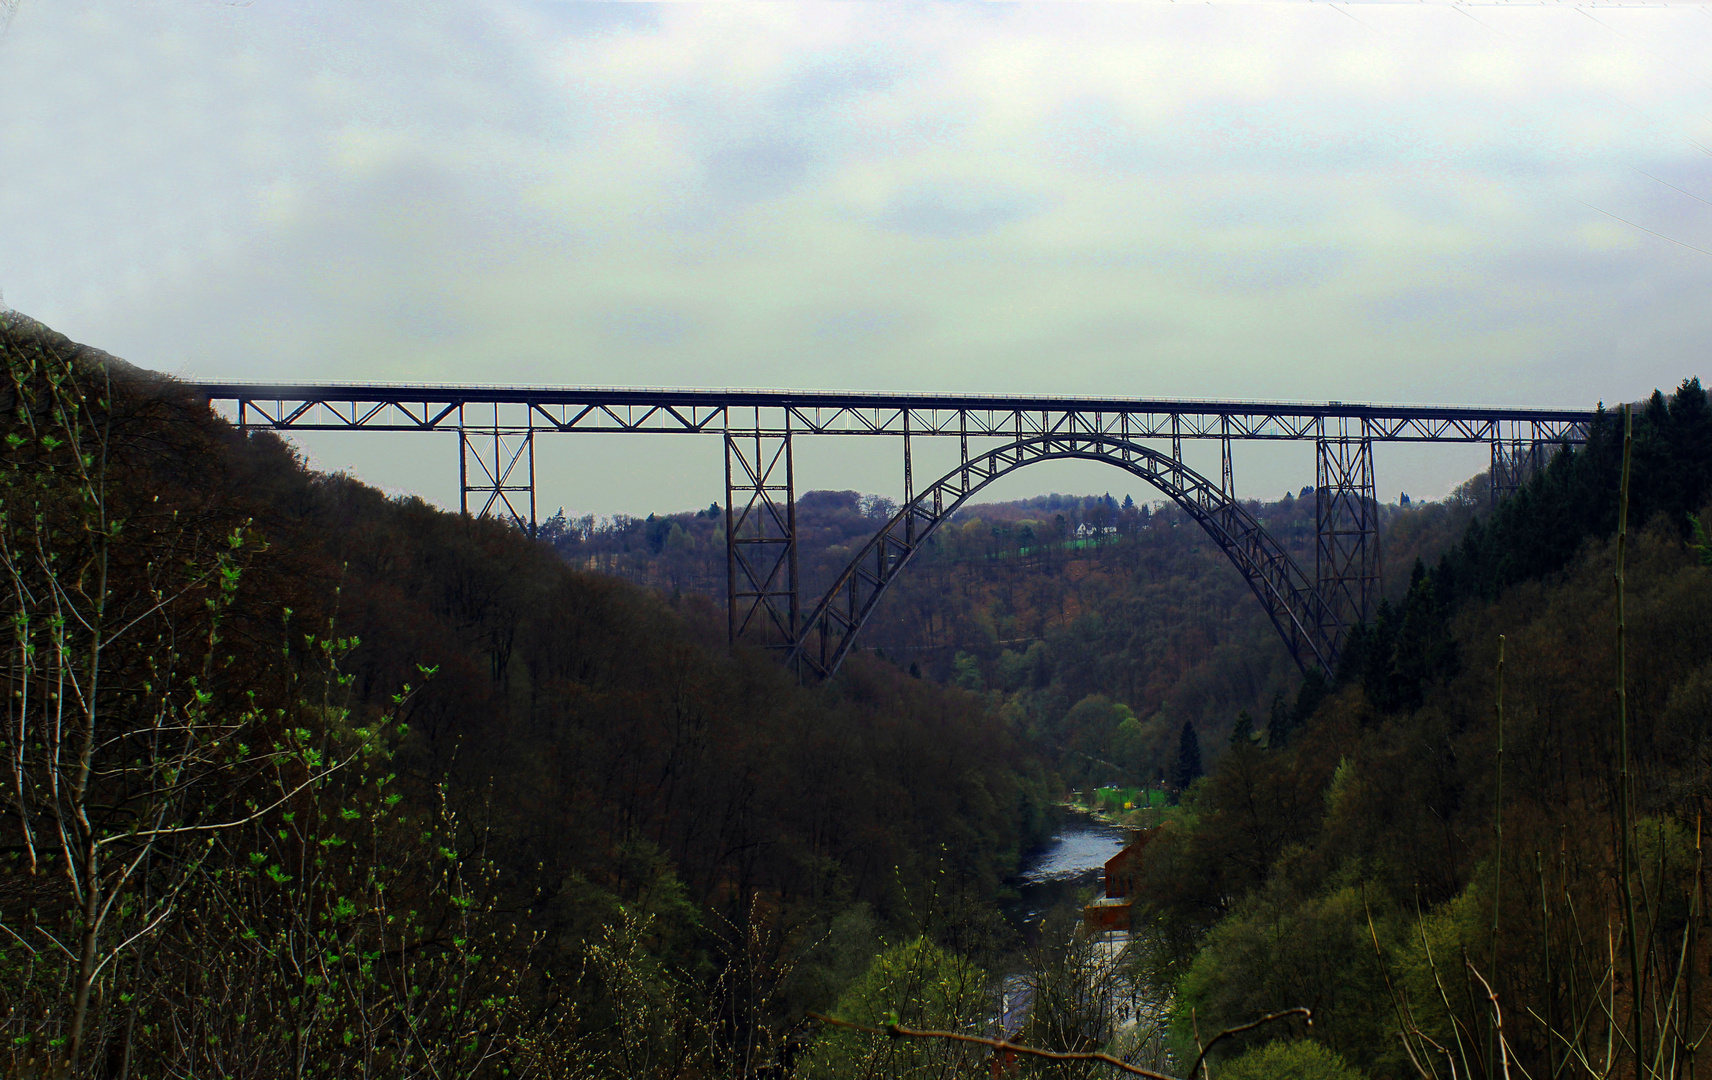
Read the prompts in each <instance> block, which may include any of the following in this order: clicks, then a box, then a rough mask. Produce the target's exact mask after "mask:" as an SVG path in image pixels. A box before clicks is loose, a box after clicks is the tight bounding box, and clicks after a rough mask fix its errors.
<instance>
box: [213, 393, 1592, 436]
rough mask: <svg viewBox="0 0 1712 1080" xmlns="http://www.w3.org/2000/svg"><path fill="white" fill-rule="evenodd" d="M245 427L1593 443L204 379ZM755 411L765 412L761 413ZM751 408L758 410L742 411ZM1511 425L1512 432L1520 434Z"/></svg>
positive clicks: (813, 397) (1155, 414) (1183, 415)
mask: <svg viewBox="0 0 1712 1080" xmlns="http://www.w3.org/2000/svg"><path fill="white" fill-rule="evenodd" d="M201 389H202V390H203V392H204V393H205V394H207V396H208V398H209V400H210V401H212V402H215V403H217V404H218V405H220V406H221V407H222V408H223V409H224V410H226V411H227V412H228V413H229V414H230V415H231V416H232V418H233V419H234V420H235V421H236V422H237V423H238V424H240V425H241V426H245V427H267V428H276V429H282V430H293V429H295V430H350V429H359V428H360V429H367V430H377V431H438V430H451V429H455V428H458V427H460V426H462V421H461V419H460V418H461V416H462V411H463V410H465V409H468V408H472V407H475V406H481V407H484V408H499V409H503V410H509V411H508V414H507V422H508V423H509V424H510V425H511V426H515V427H528V428H531V429H533V430H536V431H608V432H627V431H628V432H661V433H664V432H678V433H720V434H725V433H729V432H736V431H742V430H749V429H754V428H757V427H767V428H771V429H778V430H782V429H784V428H785V427H786V426H789V427H790V429H791V430H792V431H793V432H795V433H796V434H798V435H804V434H814V435H902V434H905V433H906V431H907V432H908V433H909V434H911V435H921V436H948V435H958V436H963V437H969V436H1007V437H1010V438H1013V439H1019V438H1022V437H1024V436H1027V435H1048V434H1077V433H1081V434H1100V435H1106V436H1117V437H1121V438H1131V439H1166V438H1177V439H1224V438H1235V439H1268V440H1269V439H1286V440H1290V439H1317V438H1319V437H1320V434H1321V430H1322V426H1323V425H1324V424H1326V423H1328V422H1331V421H1335V420H1338V419H1340V418H1342V419H1345V420H1350V419H1353V420H1360V421H1361V422H1363V423H1364V424H1365V425H1366V428H1367V431H1368V435H1369V437H1370V438H1372V439H1375V440H1378V441H1382V442H1486V443H1491V442H1494V441H1496V440H1499V439H1501V438H1504V437H1505V435H1504V434H1503V432H1501V430H1500V428H1501V426H1503V425H1510V426H1511V427H1512V428H1515V427H1517V426H1518V425H1521V424H1524V423H1526V424H1528V425H1529V432H1528V436H1529V437H1530V438H1531V439H1532V440H1534V441H1536V442H1538V443H1540V444H1542V445H1556V444H1558V443H1563V442H1571V443H1580V442H1584V441H1586V437H1587V425H1588V423H1589V421H1590V420H1591V415H1590V414H1588V413H1586V412H1574V411H1569V410H1557V411H1554V410H1531V409H1479V408H1458V407H1448V406H1422V407H1415V406H1392V405H1360V404H1344V403H1340V402H1333V403H1328V404H1324V405H1310V404H1270V403H1257V402H1218V401H1206V402H1198V401H1145V400H1126V399H1111V400H1094V399H1078V398H1031V399H1023V398H981V397H979V396H971V395H926V394H923V395H895V394H893V395H887V394H858V393H793V392H783V391H779V392H772V391H713V390H708V391H668V390H657V391H647V390H633V391H621V390H569V389H566V390H558V389H536V388H528V387H520V388H516V389H492V388H463V387H406V386H370V387H347V386H337V385H334V386H320V387H308V386H306V387H262V386H255V385H250V384H243V383H225V384H204V385H203V386H202V387H201ZM757 410H759V411H757ZM745 416H747V417H749V419H744V417H745ZM1512 437H1515V436H1512Z"/></svg>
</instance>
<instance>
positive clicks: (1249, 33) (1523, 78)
mask: <svg viewBox="0 0 1712 1080" xmlns="http://www.w3.org/2000/svg"><path fill="white" fill-rule="evenodd" d="M8 11H9V12H10V22H9V24H7V26H6V29H5V32H4V34H3V35H0V295H3V297H4V302H5V303H6V304H8V305H9V306H11V307H13V308H16V309H17V310H20V311H23V312H25V313H27V314H30V315H32V316H34V317H36V318H38V319H41V320H42V321H44V322H46V323H47V324H49V325H50V326H53V327H55V328H56V329H58V330H61V331H62V332H64V333H66V334H68V335H70V336H71V337H73V338H75V339H77V340H79V341H83V342H86V343H88V344H91V345H95V346H98V347H100V348H103V349H106V350H108V351H110V352H112V353H115V354H117V355H119V356H123V357H125V358H126V359H129V360H131V361H132V362H134V363H137V364H141V365H143V366H145V367H151V368H155V369H158V370H163V371H168V372H172V373H175V374H178V375H181V376H183V377H186V378H209V379H214V378H219V379H264V380H279V381H300V382H312V381H332V380H363V381H401V382H456V383H528V384H537V385H539V384H553V385H601V386H698V387H715V386H743V387H750V386H763V387H791V388H805V389H807V388H814V389H821V388H843V389H874V390H911V391H952V392H982V393H1006V392H1028V393H1053V394H1098V395H1110V396H1130V395H1133V396H1146V397H1191V398H1242V399H1288V400H1308V401H1315V400H1331V399H1336V400H1342V401H1380V402H1403V403H1454V404H1508V405H1531V406H1568V407H1584V406H1591V405H1592V404H1593V403H1594V402H1597V401H1608V402H1614V401H1620V400H1624V399H1632V398H1638V397H1640V396H1642V395H1645V394H1647V393H1649V392H1650V391H1651V390H1652V389H1653V388H1654V387H1655V386H1662V387H1665V388H1667V389H1668V388H1670V387H1672V386H1674V385H1675V384H1676V383H1678V382H1680V381H1681V379H1682V378H1684V377H1685V376H1688V375H1700V376H1703V377H1712V365H1709V364H1708V363H1707V358H1708V355H1709V350H1708V344H1709V342H1712V315H1709V313H1712V301H1709V300H1708V296H1709V294H1712V289H1709V286H1712V7H1709V6H1701V5H1680V6H1667V5H1662V4H1661V5H1653V6H1622V7H1617V6H1595V5H1579V6H1573V5H1543V6H1542V5H1507V4H1506V5H1448V4H1335V5H1334V4H1318V3H1274V4H1210V5H1190V4H1168V3H1135V4H1121V3H1111V4H1087V5H1084V4H1058V3H1037V4H1023V5H990V4H982V3H946V4H843V3H841V4H811V3H765V4H761V3H755V4H750V3H719V4H668V5H659V6H655V5H645V4H610V5H608V4H586V3H546V2H533V0H531V2H524V0H446V2H440V3H422V2H413V3H392V2H387V0H365V2H363V3H352V2H349V0H343V2H328V3H316V2H305V0H291V2H284V0H253V2H250V3H247V4H239V3H222V2H213V0H173V2H159V3H154V2H148V0H125V2H122V3H120V2H111V3H102V2H82V0H0V21H4V20H5V19H6V16H7V12H8ZM811 441H812V440H805V444H806V443H807V442H811ZM303 446H304V449H305V452H306V453H307V454H308V456H309V458H310V460H311V461H313V462H314V463H315V464H316V465H318V466H320V467H324V468H334V469H346V470H349V471H351V472H354V473H355V474H356V475H358V476H361V477H363V478H364V479H366V480H369V481H370V482H373V483H375V484H378V485H380V486H382V487H383V488H385V489H387V490H389V491H393V492H399V493H403V492H414V493H419V494H422V495H424V496H426V497H428V498H430V499H433V500H435V501H437V502H439V503H441V504H442V505H455V504H456V500H457V480H456V476H457V444H456V440H455V438H454V437H453V436H451V435H443V434H442V435H379V434H372V433H356V434H341V435H324V436H315V437H308V438H306V439H305V440H304V442H303ZM944 450H945V448H937V449H930V450H928V451H926V453H927V454H928V459H929V460H930V461H935V460H937V458H936V457H935V455H938V456H940V457H943V456H944ZM899 452H900V451H899V449H898V448H897V447H896V446H894V445H892V443H891V441H889V440H866V441H861V442H852V441H851V440H826V441H823V442H821V443H818V444H815V445H812V446H811V445H804V446H803V447H802V448H800V449H799V460H798V468H797V481H798V485H799V488H816V487H824V488H858V489H861V490H865V491H876V492H881V493H887V494H892V495H894V496H895V495H896V494H898V490H899V489H901V483H902V481H901V475H900V471H899V468H898V461H897V458H898V455H899ZM1196 452H1197V453H1210V454H1211V455H1212V456H1211V457H1210V458H1209V459H1208V462H1206V463H1203V464H1209V463H1216V451H1211V450H1208V449H1207V448H1200V449H1198V450H1197V451H1196ZM921 453H923V451H919V450H918V456H919V455H920V454H921ZM537 454H538V461H537V465H538V470H539V473H540V477H541V481H540V483H541V501H542V507H543V512H544V513H550V512H551V511H552V510H553V509H554V508H556V507H558V506H563V507H565V508H566V510H567V512H570V513H572V514H581V513H598V514H611V513H616V512H624V513H632V514H645V513H647V512H649V511H654V510H662V511H667V510H679V509H689V508H693V507H696V506H705V505H707V504H708V503H709V502H712V501H714V500H716V499H718V498H720V497H721V496H722V487H721V477H722V467H723V466H722V458H721V454H720V447H719V443H718V440H717V439H703V440H696V439H684V438H678V437H674V438H671V439H667V438H663V437H658V436H654V437H648V436H642V437H619V436H610V435H581V436H544V437H542V438H541V439H540V440H539V441H538V444H537ZM1235 461H1236V480H1237V488H1238V491H1239V493H1240V494H1243V495H1245V496H1252V497H1267V498H1275V497H1277V496H1278V495H1279V494H1281V493H1282V492H1283V491H1284V490H1286V489H1291V490H1294V489H1295V488H1297V487H1300V486H1301V485H1303V484H1309V483H1312V482H1313V460H1312V450H1311V448H1307V447H1296V446H1285V447H1279V446H1276V445H1262V446H1239V447H1238V449H1237V451H1236V458H1235ZM1195 463H1197V462H1196V459H1193V458H1192V459H1191V464H1195ZM1485 464H1486V455H1485V452H1484V451H1483V450H1481V449H1480V448H1467V447H1464V448H1450V449H1446V448H1398V447H1391V448H1385V449H1384V450H1382V451H1381V453H1380V456H1379V459H1378V466H1379V486H1380V489H1381V492H1382V494H1384V495H1386V496H1387V497H1390V498H1395V493H1396V492H1400V491H1410V492H1411V493H1412V494H1413V495H1415V496H1416V497H1429V498H1434V497H1441V496H1443V495H1444V494H1445V493H1447V492H1448V491H1450V490H1451V489H1452V488H1454V487H1455V486H1456V484H1458V483H1460V482H1461V481H1462V480H1463V479H1465V478H1466V477H1467V476H1468V475H1470V474H1471V473H1473V472H1476V471H1478V470H1479V469H1481V468H1483V467H1484V466H1485ZM1211 468H1212V469H1213V470H1214V471H1215V475H1216V464H1211ZM1054 470H1056V471H1054ZM1049 490H1060V491H1066V492H1069V491H1076V492H1082V491H1107V490H1110V491H1113V492H1115V493H1117V494H1119V495H1120V496H1121V495H1122V494H1124V493H1126V492H1133V493H1134V495H1135V497H1136V498H1137V499H1143V498H1151V497H1153V493H1151V492H1148V491H1146V490H1145V489H1143V488H1140V487H1138V482H1137V481H1134V480H1133V479H1132V478H1130V477H1128V476H1126V475H1124V474H1122V473H1118V472H1116V471H1115V470H1110V469H1106V470H1104V471H1102V469H1101V467H1099V466H1096V465H1088V464H1083V465H1074V466H1072V465H1053V466H1040V467H1038V470H1036V469H1031V470H1026V471H1024V472H1021V473H1018V474H1016V475H1015V476H1014V477H1012V478H1010V479H1009V480H1007V481H1005V482H1004V486H1003V487H1001V488H994V489H990V491H989V494H990V495H992V496H993V497H1001V498H1004V497H1020V496H1024V495H1029V494H1036V493H1041V492H1045V491H1049Z"/></svg>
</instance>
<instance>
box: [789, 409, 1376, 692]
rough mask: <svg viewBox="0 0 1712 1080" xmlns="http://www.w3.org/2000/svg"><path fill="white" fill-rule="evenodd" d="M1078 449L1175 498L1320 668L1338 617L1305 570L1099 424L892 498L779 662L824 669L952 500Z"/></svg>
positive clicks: (1237, 516)
mask: <svg viewBox="0 0 1712 1080" xmlns="http://www.w3.org/2000/svg"><path fill="white" fill-rule="evenodd" d="M1068 459H1083V460H1088V461H1104V462H1107V463H1109V464H1112V465H1116V466H1118V467H1119V468H1122V469H1124V470H1126V471H1128V472H1130V473H1133V474H1135V475H1136V476H1139V477H1141V478H1142V479H1143V480H1146V481H1147V482H1148V483H1150V484H1152V485H1153V486H1154V487H1155V488H1157V489H1159V491H1161V492H1163V493H1164V494H1165V495H1167V496H1169V497H1170V498H1171V500H1172V501H1173V502H1175V503H1176V504H1177V505H1178V506H1180V507H1182V508H1183V509H1184V510H1185V511H1186V512H1187V513H1188V514H1189V515H1190V516H1191V517H1192V518H1194V519H1195V521H1196V523H1197V524H1199V525H1200V526H1201V527H1202V528H1203V529H1205V530H1206V531H1207V534H1208V535H1209V536H1211V537H1212V538H1213V540H1214V541H1215V542H1216V543H1217V544H1218V545H1219V547H1220V548H1221V549H1222V550H1223V551H1224V553H1225V555H1226V556H1228V557H1229V558H1230V560H1231V562H1232V563H1233V564H1234V565H1235V566H1236V568H1237V570H1238V571H1239V572H1241V574H1242V575H1243V578H1244V579H1245V580H1247V582H1248V585H1249V588H1250V589H1252V590H1253V591H1254V595H1255V597H1256V598H1257V599H1258V600H1259V601H1260V603H1261V606H1262V607H1264V608H1265V609H1266V614H1267V615H1268V616H1269V617H1270V618H1271V619H1272V624H1273V626H1275V627H1277V629H1278V633H1279V635H1280V636H1282V637H1283V639H1284V644H1285V646H1286V647H1288V648H1289V650H1290V655H1291V657H1292V658H1293V659H1294V660H1295V661H1296V664H1297V666H1299V667H1300V668H1302V670H1303V671H1307V670H1308V669H1309V668H1311V667H1313V666H1315V665H1318V666H1319V667H1320V668H1321V669H1323V670H1327V671H1330V670H1331V668H1332V665H1333V663H1334V662H1335V661H1336V659H1337V653H1338V648H1339V646H1340V645H1341V644H1342V637H1343V632H1344V630H1345V629H1346V628H1345V627H1343V626H1341V625H1339V624H1338V622H1337V620H1336V617H1335V615H1334V613H1333V612H1332V610H1331V609H1330V608H1329V607H1328V606H1327V605H1326V603H1325V601H1324V598H1323V597H1321V596H1320V594H1319V591H1318V590H1317V589H1316V588H1315V585H1314V579H1313V578H1312V577H1311V576H1309V575H1308V574H1306V573H1304V572H1303V570H1302V568H1301V567H1300V566H1298V565H1297V563H1296V560H1294V559H1292V558H1291V557H1290V554H1289V553H1288V552H1287V551H1285V550H1284V548H1283V547H1282V546H1280V545H1279V543H1278V542H1277V541H1276V540H1274V539H1273V538H1272V536H1271V534H1269V533H1268V532H1267V531H1266V530H1265V528H1264V527H1262V526H1261V524H1260V522H1259V521H1257V520H1255V517H1254V515H1252V514H1250V513H1249V512H1248V511H1247V510H1245V509H1244V508H1243V507H1242V505H1241V504H1240V503H1239V502H1237V501H1236V500H1235V499H1234V498H1233V497H1231V496H1230V495H1228V494H1227V493H1226V492H1225V491H1223V490H1221V488H1220V486H1219V485H1217V484H1214V483H1213V482H1212V481H1210V480H1208V479H1207V478H1206V477H1204V476H1202V475H1200V474H1199V473H1197V472H1195V471H1194V470H1193V469H1190V468H1189V467H1188V466H1186V465H1184V464H1183V462H1182V461H1180V460H1178V459H1177V458H1175V457H1172V456H1170V455H1168V454H1163V453H1160V452H1159V451H1157V450H1154V449H1152V448H1151V447H1147V446H1143V445H1141V444H1140V443H1136V442H1132V441H1130V440H1128V439H1123V438H1116V437H1111V436H1105V435H1099V434H1089V433H1082V434H1074V435H1068V434H1067V435H1045V436H1039V437H1035V438H1028V439H1020V440H1018V441H1016V442H1013V443H1009V444H1007V445H1005V446H1001V447H999V448H997V449H995V450H992V451H989V452H987V453H985V454H981V455H978V456H975V457H971V458H970V459H969V460H968V461H966V462H964V463H963V464H961V465H959V466H958V467H956V468H955V469H952V470H951V471H950V472H949V473H946V474H945V476H943V477H941V478H940V479H939V480H938V481H936V482H935V483H934V484H933V485H931V486H930V487H928V488H926V489H924V490H923V491H922V492H921V493H920V494H919V495H917V496H916V497H915V498H914V499H912V500H911V501H910V502H909V503H908V504H906V505H905V506H904V507H902V508H901V509H900V510H899V511H898V512H897V513H896V514H895V515H893V517H892V518H891V520H890V521H888V522H887V523H886V526H885V528H883V529H881V530H880V531H879V532H878V533H876V534H875V535H874V537H873V538H872V539H870V540H869V541H868V543H867V544H866V545H864V547H863V548H862V550H861V551H860V552H858V553H857V555H856V557H855V558H854V559H852V560H851V561H850V565H849V566H847V567H846V568H845V569H844V572H843V573H842V574H841V575H839V577H838V580H837V581H835V582H834V583H833V585H832V587H831V588H830V589H828V590H827V593H826V595H825V596H823V597H822V598H821V599H820V602H819V603H817V604H816V605H815V607H814V609H813V611H812V612H811V613H810V615H809V617H808V619H807V620H806V621H805V622H804V623H803V625H802V627H801V629H800V630H799V631H798V634H797V638H796V640H795V641H794V642H793V643H792V644H791V647H790V651H789V653H788V663H789V664H790V666H791V667H792V668H793V669H794V670H796V671H797V672H798V673H799V675H800V674H813V675H816V676H819V677H821V678H826V677H829V676H831V675H832V674H833V673H834V672H836V671H837V670H838V666H839V665H840V664H842V663H843V662H844V657H845V656H846V655H848V654H849V652H850V648H851V645H852V643H853V642H854V641H855V639H856V635H857V634H858V633H859V632H860V631H861V629H862V627H863V626H864V625H865V624H866V623H867V621H868V617H869V616H870V615H872V614H873V611H874V608H875V606H876V605H877V604H878V603H879V601H880V598H881V597H882V596H884V595H885V592H886V589H887V588H888V587H889V586H890V585H891V583H892V582H893V581H894V580H895V579H896V578H897V576H898V575H899V574H900V573H902V572H903V569H904V567H906V566H908V565H909V562H910V560H911V559H912V558H914V556H915V553H916V552H917V551H919V550H921V546H922V544H923V543H925V542H926V540H927V539H928V537H930V536H932V535H933V533H934V531H935V530H937V529H938V528H939V526H940V525H942V524H944V523H945V521H946V520H947V519H948V518H950V516H951V515H952V514H953V513H955V512H956V511H957V509H958V508H959V507H960V506H962V505H963V504H964V503H965V502H967V501H968V500H969V499H970V498H971V497H972V496H973V495H975V493H977V492H979V491H980V490H981V489H982V488H984V487H986V486H987V485H988V484H990V483H992V482H993V481H995V480H997V479H999V478H1000V477H1002V476H1006V475H1008V474H1010V473H1013V472H1015V471H1016V470H1018V469H1021V468H1023V467H1025V466H1028V465H1033V464H1036V463H1038V462H1042V461H1057V460H1068Z"/></svg>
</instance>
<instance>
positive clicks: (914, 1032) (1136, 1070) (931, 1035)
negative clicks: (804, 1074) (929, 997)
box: [808, 1009, 1308, 1080]
mask: <svg viewBox="0 0 1712 1080" xmlns="http://www.w3.org/2000/svg"><path fill="white" fill-rule="evenodd" d="M1292 1011H1294V1012H1307V1011H1308V1010H1306V1009H1296V1010H1292ZM808 1016H809V1019H811V1020H819V1021H820V1022H821V1023H823V1024H831V1025H833V1026H834V1027H841V1028H849V1029H850V1030H852V1031H862V1032H866V1033H868V1034H869V1035H885V1036H888V1037H889V1038H893V1039H946V1040H948V1041H951V1042H963V1043H976V1044H978V1045H980V1046H990V1047H992V1048H993V1049H994V1050H1000V1051H1004V1052H1006V1053H1012V1054H1023V1055H1026V1056H1028V1057H1041V1058H1049V1059H1051V1060H1053V1061H1098V1062H1102V1063H1104V1064H1106V1065H1111V1066H1113V1067H1115V1068H1118V1069H1121V1070H1123V1071H1124V1072H1126V1073H1129V1074H1130V1075H1132V1076H1146V1077H1149V1078H1150V1080H1177V1078H1176V1077H1174V1076H1170V1075H1167V1074H1166V1073H1159V1072H1154V1071H1153V1070H1152V1069H1144V1068H1142V1067H1141V1066H1140V1065H1131V1064H1130V1063H1129V1062H1127V1061H1124V1060H1123V1059H1121V1058H1116V1057H1113V1056H1112V1055H1110V1054H1102V1053H1098V1052H1096V1051H1091V1050H1042V1049H1040V1048H1039V1047H1036V1046H1025V1045H1023V1044H1021V1043H1013V1042H1007V1041H1006V1040H1004V1039H987V1038H983V1037H981V1036H979V1035H965V1034H963V1033H962V1032H960V1031H931V1030H926V1029H922V1028H910V1027H905V1026H903V1025H902V1024H887V1025H886V1026H885V1027H872V1026H870V1025H868V1024H857V1023H853V1022H851V1021H849V1020H840V1019H838V1018H837V1017H833V1016H822V1015H821V1014H820V1013H812V1012H811V1013H809V1014H808ZM1249 1026H1250V1027H1252V1026H1253V1025H1252V1024H1251V1025H1249ZM1196 1064H1200V1062H1199V1061H1197V1062H1196Z"/></svg>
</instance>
